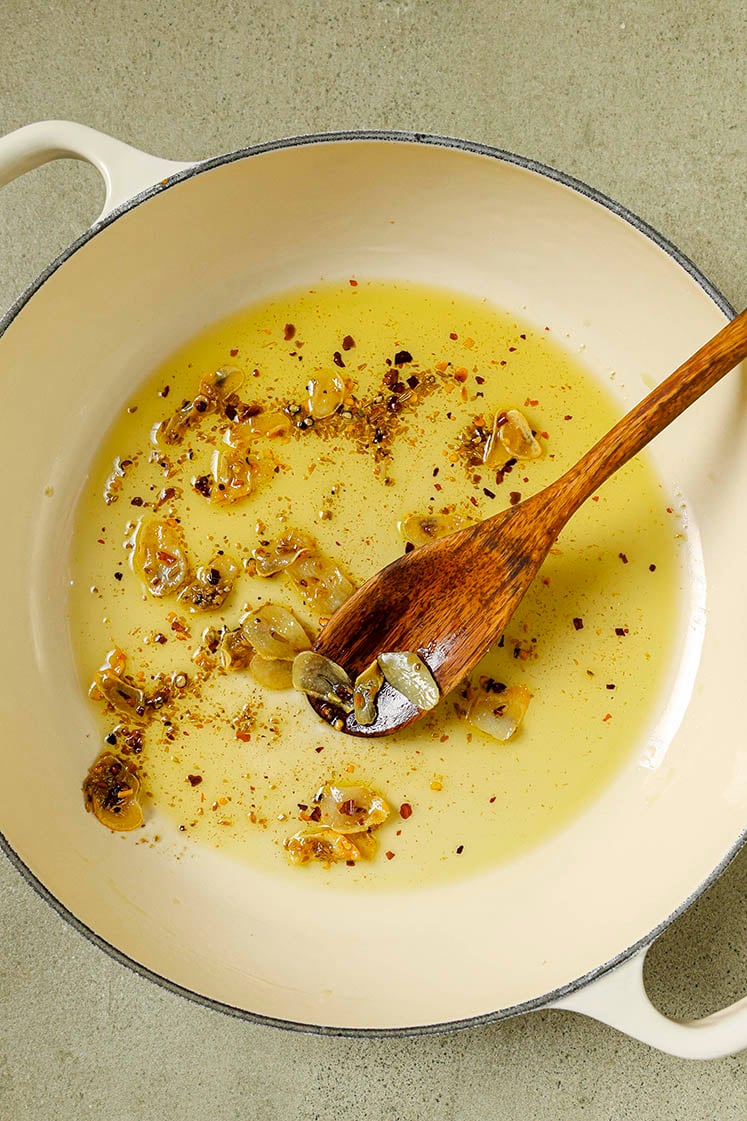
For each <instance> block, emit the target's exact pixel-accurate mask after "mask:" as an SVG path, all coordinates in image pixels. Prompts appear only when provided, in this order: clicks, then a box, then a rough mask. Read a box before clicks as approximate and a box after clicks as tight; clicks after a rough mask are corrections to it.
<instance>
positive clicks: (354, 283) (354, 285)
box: [348, 280, 358, 288]
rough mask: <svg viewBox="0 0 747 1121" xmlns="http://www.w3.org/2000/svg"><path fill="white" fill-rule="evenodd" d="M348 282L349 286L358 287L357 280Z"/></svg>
mask: <svg viewBox="0 0 747 1121" xmlns="http://www.w3.org/2000/svg"><path fill="white" fill-rule="evenodd" d="M348 284H349V285H350V287H351V288H357V287H358V281H357V280H349V281H348Z"/></svg>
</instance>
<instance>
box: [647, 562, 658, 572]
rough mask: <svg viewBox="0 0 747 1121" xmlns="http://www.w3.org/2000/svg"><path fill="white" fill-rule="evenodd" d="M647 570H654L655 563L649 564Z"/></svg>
mask: <svg viewBox="0 0 747 1121" xmlns="http://www.w3.org/2000/svg"><path fill="white" fill-rule="evenodd" d="M648 570H649V572H656V565H655V564H650V565H649V566H648Z"/></svg>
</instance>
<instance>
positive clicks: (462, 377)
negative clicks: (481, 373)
mask: <svg viewBox="0 0 747 1121" xmlns="http://www.w3.org/2000/svg"><path fill="white" fill-rule="evenodd" d="M467 377H468V373H467V369H466V367H465V366H458V367H457V369H456V370H455V371H454V381H458V382H459V384H460V385H462V384H463V383H464V382H465V381H466V380H467Z"/></svg>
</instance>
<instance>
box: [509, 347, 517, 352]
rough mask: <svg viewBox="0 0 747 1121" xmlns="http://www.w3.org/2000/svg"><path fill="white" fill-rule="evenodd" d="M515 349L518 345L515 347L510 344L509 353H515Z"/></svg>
mask: <svg viewBox="0 0 747 1121" xmlns="http://www.w3.org/2000/svg"><path fill="white" fill-rule="evenodd" d="M515 350H516V347H515V346H510V347H509V348H508V353H509V354H513V352H514V351H515Z"/></svg>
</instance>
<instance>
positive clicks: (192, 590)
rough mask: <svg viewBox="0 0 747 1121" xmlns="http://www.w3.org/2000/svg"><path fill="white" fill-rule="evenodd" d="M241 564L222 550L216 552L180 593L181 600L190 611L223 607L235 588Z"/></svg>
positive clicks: (212, 609)
mask: <svg viewBox="0 0 747 1121" xmlns="http://www.w3.org/2000/svg"><path fill="white" fill-rule="evenodd" d="M238 571H239V566H238V565H237V564H236V562H235V561H233V560H231V558H230V557H228V556H226V555H225V553H223V552H222V551H220V552H217V553H214V554H213V556H212V557H211V558H210V560H209V561H208V563H207V564H204V565H201V566H200V567H199V568H198V569H197V572H196V573H195V577H194V580H192V582H191V583H190V584H187V586H186V588H183V589H182V590H181V592H180V593H179V602H180V603H184V604H186V605H187V607H188V608H189V610H190V611H214V610H215V609H216V608H217V607H221V606H222V605H223V603H224V602H225V601H226V599H228V596H229V595H230V594H231V591H232V590H233V585H234V581H235V579H236V576H237V574H238Z"/></svg>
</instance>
